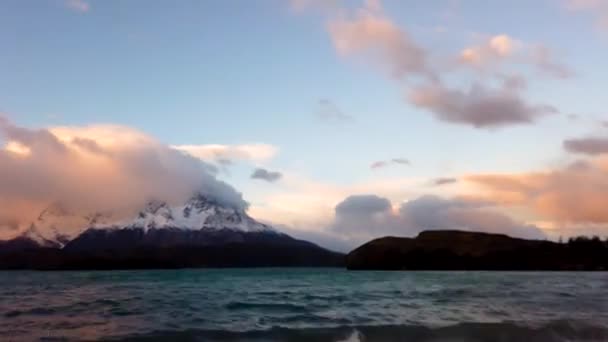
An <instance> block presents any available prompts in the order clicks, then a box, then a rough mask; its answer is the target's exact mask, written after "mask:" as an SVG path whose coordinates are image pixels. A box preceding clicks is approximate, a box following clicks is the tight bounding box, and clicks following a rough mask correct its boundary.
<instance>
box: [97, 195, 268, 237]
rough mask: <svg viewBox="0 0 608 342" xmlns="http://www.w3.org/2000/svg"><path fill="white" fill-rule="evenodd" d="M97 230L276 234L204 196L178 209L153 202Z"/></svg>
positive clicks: (242, 213) (240, 210)
mask: <svg viewBox="0 0 608 342" xmlns="http://www.w3.org/2000/svg"><path fill="white" fill-rule="evenodd" d="M96 228H98V229H103V228H114V229H116V228H119V229H120V228H130V229H133V228H140V229H143V230H144V231H148V230H150V229H167V228H171V229H183V230H207V231H217V230H224V229H227V230H232V231H240V232H274V229H272V228H271V227H270V226H268V225H265V224H262V223H259V222H257V221H256V220H254V219H253V218H251V217H250V216H249V215H247V213H246V212H245V211H244V210H243V209H239V208H233V207H228V206H223V205H221V204H219V203H218V202H216V201H214V200H211V199H209V198H207V197H204V196H202V195H196V196H194V197H192V198H191V199H190V200H189V201H188V202H186V203H185V204H184V205H180V206H175V207H170V206H169V205H167V203H165V202H162V201H151V202H149V203H148V204H147V205H146V207H145V208H144V209H143V210H142V211H140V212H139V213H138V215H137V217H136V218H134V219H131V220H127V221H122V222H115V223H111V224H108V225H105V226H103V225H98V226H97V227H96Z"/></svg>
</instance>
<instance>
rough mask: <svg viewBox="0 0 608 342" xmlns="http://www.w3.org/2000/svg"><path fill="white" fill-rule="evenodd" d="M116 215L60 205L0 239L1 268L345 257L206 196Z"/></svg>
mask: <svg viewBox="0 0 608 342" xmlns="http://www.w3.org/2000/svg"><path fill="white" fill-rule="evenodd" d="M113 217H116V216H114V215H99V214H94V215H87V216H77V215H72V214H70V213H69V212H68V211H66V210H62V209H61V208H60V207H59V206H54V207H52V208H50V209H49V210H47V211H45V212H43V213H42V214H41V215H40V217H39V218H38V219H37V220H36V221H35V222H33V223H32V224H31V225H30V227H29V229H28V230H26V231H25V232H24V233H22V234H21V235H20V236H18V237H17V238H15V239H13V240H8V241H0V269H3V268H11V269H31V268H34V269H118V268H177V267H254V266H336V265H340V264H341V263H342V262H343V255H341V254H339V253H334V252H331V251H328V250H326V249H323V248H321V247H319V246H317V245H315V244H313V243H310V242H307V241H303V240H298V239H294V238H292V237H291V236H289V235H287V234H283V233H281V232H278V231H276V230H274V229H273V228H272V227H270V226H268V225H265V224H262V223H260V222H257V221H256V220H255V219H253V218H251V217H250V216H249V215H247V213H246V212H245V210H244V209H240V208H234V207H230V206H226V205H222V204H221V203H219V202H217V201H215V200H213V199H210V198H208V197H205V196H202V195H196V196H194V197H192V198H191V199H190V200H188V201H187V202H186V203H184V204H181V205H174V206H171V205H168V204H167V203H165V202H162V201H150V202H149V203H148V204H146V205H145V207H144V208H143V209H142V210H140V211H139V212H138V213H137V214H135V215H133V217H131V218H130V219H122V220H113V219H112V218H113ZM64 223H70V224H73V227H74V228H71V229H70V230H69V234H70V235H64V231H65V230H64V229H63V224H64ZM40 247H46V248H40ZM11 253H12V254H11ZM15 253H21V254H15Z"/></svg>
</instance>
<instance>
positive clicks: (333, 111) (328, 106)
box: [317, 99, 355, 124]
mask: <svg viewBox="0 0 608 342" xmlns="http://www.w3.org/2000/svg"><path fill="white" fill-rule="evenodd" d="M317 116H318V117H319V119H321V120H323V121H325V122H328V123H336V124H348V123H353V122H355V118H354V117H352V116H351V115H348V114H346V113H344V112H343V111H342V110H340V108H338V106H336V105H335V104H334V103H333V102H332V101H331V100H329V99H321V100H319V110H318V112H317Z"/></svg>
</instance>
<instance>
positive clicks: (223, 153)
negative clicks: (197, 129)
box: [171, 143, 279, 162]
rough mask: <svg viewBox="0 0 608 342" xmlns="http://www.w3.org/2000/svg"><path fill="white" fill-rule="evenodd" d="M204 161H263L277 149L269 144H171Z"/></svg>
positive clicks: (272, 155) (271, 156)
mask: <svg viewBox="0 0 608 342" xmlns="http://www.w3.org/2000/svg"><path fill="white" fill-rule="evenodd" d="M171 147H173V148H175V149H177V150H180V151H183V152H185V153H187V154H189V155H191V156H193V157H196V158H199V159H202V160H204V161H211V160H219V159H230V160H246V161H251V162H263V161H267V160H270V159H272V158H274V156H276V155H277V153H278V151H279V149H278V148H277V147H276V146H273V145H269V144H259V143H256V144H242V145H217V144H215V145H174V146H171Z"/></svg>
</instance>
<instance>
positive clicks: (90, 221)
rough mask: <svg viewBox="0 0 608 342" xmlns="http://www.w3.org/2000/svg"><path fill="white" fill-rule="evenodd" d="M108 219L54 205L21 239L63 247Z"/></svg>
mask: <svg viewBox="0 0 608 342" xmlns="http://www.w3.org/2000/svg"><path fill="white" fill-rule="evenodd" d="M108 219H109V217H106V216H104V215H101V214H92V215H85V216H82V215H76V214H74V213H71V212H70V211H68V210H67V209H65V208H64V207H63V206H62V205H61V204H59V203H53V204H51V205H50V206H49V207H48V208H46V209H45V210H43V211H42V212H41V213H40V215H38V217H37V218H36V220H34V222H32V223H31V224H30V225H29V227H28V229H27V230H26V231H24V232H23V233H22V234H21V235H20V237H22V238H27V239H30V240H32V241H35V242H36V243H38V244H39V245H41V246H45V247H53V246H58V247H63V246H64V245H65V244H66V243H68V242H69V241H70V240H72V239H74V238H75V237H77V236H78V235H80V234H81V233H82V232H83V231H84V230H85V229H87V228H89V227H91V226H95V225H98V224H99V223H103V224H105V223H106V221H107V220H108Z"/></svg>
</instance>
